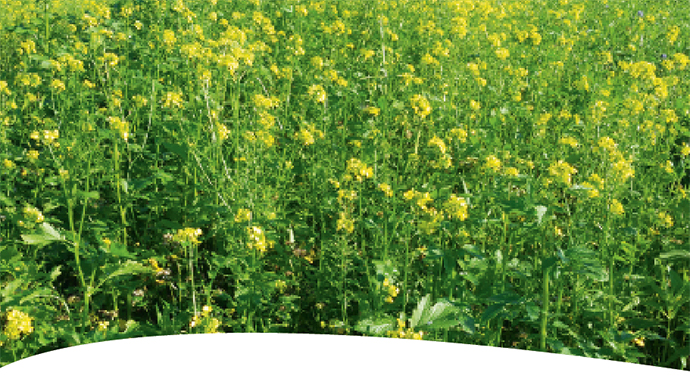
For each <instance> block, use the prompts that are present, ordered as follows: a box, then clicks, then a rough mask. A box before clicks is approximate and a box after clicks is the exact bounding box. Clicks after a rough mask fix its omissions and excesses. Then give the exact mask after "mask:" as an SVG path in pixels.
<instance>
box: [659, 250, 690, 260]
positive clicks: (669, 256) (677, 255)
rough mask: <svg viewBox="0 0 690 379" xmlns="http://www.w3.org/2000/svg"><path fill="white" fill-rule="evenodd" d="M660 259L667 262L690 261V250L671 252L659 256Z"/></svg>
mask: <svg viewBox="0 0 690 379" xmlns="http://www.w3.org/2000/svg"><path fill="white" fill-rule="evenodd" d="M659 259H664V260H667V261H677V260H683V259H687V260H690V251H688V250H670V251H666V252H663V253H661V254H659Z"/></svg>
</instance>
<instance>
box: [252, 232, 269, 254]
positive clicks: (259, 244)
mask: <svg viewBox="0 0 690 379" xmlns="http://www.w3.org/2000/svg"><path fill="white" fill-rule="evenodd" d="M247 234H248V235H249V240H250V242H249V243H248V244H247V245H248V247H249V248H250V249H255V250H257V251H259V253H260V254H262V253H265V252H266V250H268V247H269V244H268V243H267V241H266V234H265V233H264V231H263V229H261V228H260V227H258V226H251V227H247Z"/></svg>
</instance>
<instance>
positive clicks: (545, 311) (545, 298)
mask: <svg viewBox="0 0 690 379" xmlns="http://www.w3.org/2000/svg"><path fill="white" fill-rule="evenodd" d="M549 271H551V268H550V267H549V268H546V269H544V288H543V292H542V295H541V301H542V310H541V328H540V331H539V335H540V337H541V340H540V343H539V348H540V349H541V351H546V325H547V321H548V318H549Z"/></svg>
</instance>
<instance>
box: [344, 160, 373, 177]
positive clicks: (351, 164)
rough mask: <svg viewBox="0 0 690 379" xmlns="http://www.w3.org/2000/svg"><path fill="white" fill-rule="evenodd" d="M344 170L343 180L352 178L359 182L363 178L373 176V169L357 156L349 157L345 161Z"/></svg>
mask: <svg viewBox="0 0 690 379" xmlns="http://www.w3.org/2000/svg"><path fill="white" fill-rule="evenodd" d="M346 171H347V174H346V175H345V176H344V180H345V181H350V180H352V178H354V179H355V180H356V181H358V182H361V181H363V180H364V179H371V178H373V177H374V170H373V169H372V168H371V167H370V166H367V164H366V163H364V162H362V161H360V160H359V159H357V158H351V159H350V160H348V161H347V169H346Z"/></svg>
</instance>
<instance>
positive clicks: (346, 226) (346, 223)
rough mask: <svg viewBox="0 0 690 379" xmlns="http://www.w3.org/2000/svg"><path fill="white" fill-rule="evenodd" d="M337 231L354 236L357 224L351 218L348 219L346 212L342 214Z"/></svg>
mask: <svg viewBox="0 0 690 379" xmlns="http://www.w3.org/2000/svg"><path fill="white" fill-rule="evenodd" d="M336 230H345V231H346V232H347V233H348V234H352V232H354V230H355V223H354V221H353V220H352V219H351V218H349V217H347V215H346V214H345V212H340V217H339V218H338V222H337V228H336Z"/></svg>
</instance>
